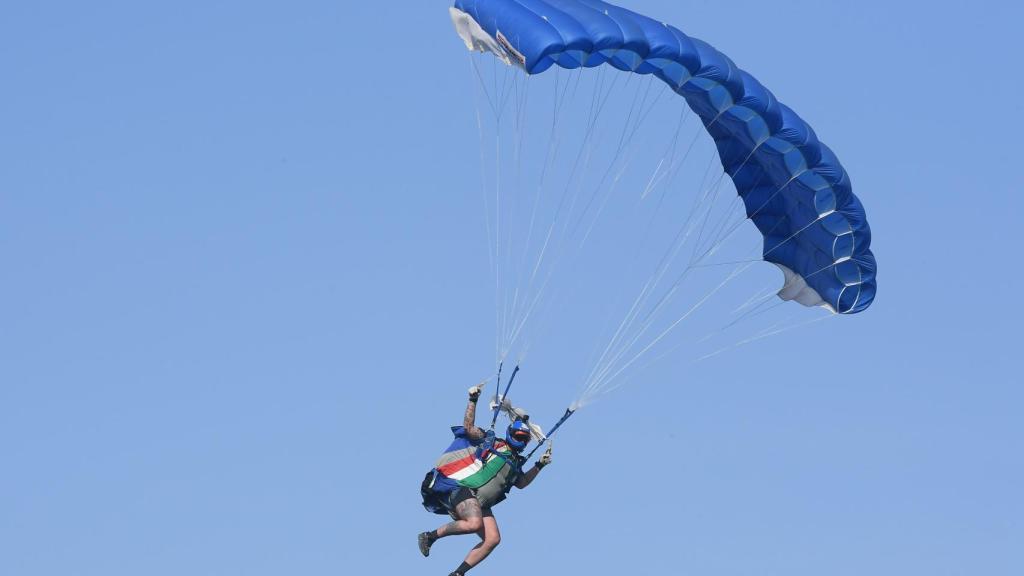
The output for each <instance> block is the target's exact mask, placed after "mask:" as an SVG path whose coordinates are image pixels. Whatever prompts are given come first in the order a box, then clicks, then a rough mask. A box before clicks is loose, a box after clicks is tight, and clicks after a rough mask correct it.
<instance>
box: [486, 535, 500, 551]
mask: <svg viewBox="0 0 1024 576" xmlns="http://www.w3.org/2000/svg"><path fill="white" fill-rule="evenodd" d="M498 544H501V534H488V535H486V536H484V546H486V547H487V549H488V550H494V549H495V548H497V547H498Z"/></svg>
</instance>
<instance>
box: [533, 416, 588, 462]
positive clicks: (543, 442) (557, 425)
mask: <svg viewBox="0 0 1024 576" xmlns="http://www.w3.org/2000/svg"><path fill="white" fill-rule="evenodd" d="M575 413H576V410H573V409H572V408H566V410H565V414H562V417H561V418H559V420H558V422H556V423H555V425H554V426H552V427H551V430H550V431H549V432H548V433H547V434H545V435H544V438H543V439H541V441H540V442H539V443H538V444H537V445H536V446H534V447H533V450H531V451H530V453H529V454H527V455H526V458H525V459H524V460H523V464H526V463H527V462H529V461H530V458H533V455H534V453H536V452H537V450H540V448H541V446H543V445H544V444H545V443H546V442H547V441H548V439H549V438H551V437H552V436H554V435H555V432H557V431H558V429H559V428H561V426H562V424H565V421H566V420H568V419H569V418H570V417H571V416H572V415H573V414H575Z"/></svg>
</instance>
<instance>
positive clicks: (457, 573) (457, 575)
mask: <svg viewBox="0 0 1024 576" xmlns="http://www.w3.org/2000/svg"><path fill="white" fill-rule="evenodd" d="M448 576H466V575H465V574H463V573H462V572H452V573H451V574H449V575H448Z"/></svg>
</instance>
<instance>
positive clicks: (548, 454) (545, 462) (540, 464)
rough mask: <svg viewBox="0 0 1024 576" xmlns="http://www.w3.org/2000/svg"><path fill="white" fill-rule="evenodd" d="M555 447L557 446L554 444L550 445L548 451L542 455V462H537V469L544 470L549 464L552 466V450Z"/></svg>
mask: <svg viewBox="0 0 1024 576" xmlns="http://www.w3.org/2000/svg"><path fill="white" fill-rule="evenodd" d="M554 447H555V446H554V445H553V444H548V449H547V450H545V451H544V454H542V455H541V457H540V460H537V468H543V467H545V466H547V465H548V464H551V450H552V449H553V448H554Z"/></svg>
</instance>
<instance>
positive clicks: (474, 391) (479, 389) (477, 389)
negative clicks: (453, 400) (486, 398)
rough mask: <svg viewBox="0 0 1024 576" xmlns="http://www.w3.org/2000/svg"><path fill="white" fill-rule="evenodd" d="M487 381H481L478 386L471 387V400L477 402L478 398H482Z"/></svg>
mask: <svg viewBox="0 0 1024 576" xmlns="http://www.w3.org/2000/svg"><path fill="white" fill-rule="evenodd" d="M486 383H487V381H486V380H484V381H483V382H481V383H479V384H477V385H476V386H473V387H472V388H470V389H469V400H470V401H471V402H476V401H477V400H479V399H480V394H481V393H483V391H484V384H486Z"/></svg>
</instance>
